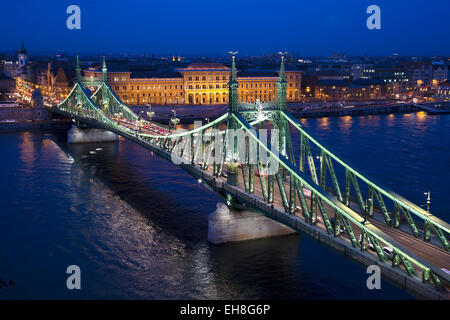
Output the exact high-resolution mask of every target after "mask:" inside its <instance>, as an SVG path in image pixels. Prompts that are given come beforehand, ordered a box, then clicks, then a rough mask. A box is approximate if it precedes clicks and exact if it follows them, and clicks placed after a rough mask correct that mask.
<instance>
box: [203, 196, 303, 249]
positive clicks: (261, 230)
mask: <svg viewBox="0 0 450 320" xmlns="http://www.w3.org/2000/svg"><path fill="white" fill-rule="evenodd" d="M292 233H295V231H294V230H293V229H291V228H289V227H286V226H285V225H283V224H281V223H279V222H277V221H274V220H272V219H270V218H267V217H266V216H264V215H262V214H260V213H257V212H254V211H249V210H242V211H238V210H236V209H234V208H233V209H229V208H228V207H227V206H226V205H225V204H224V203H221V202H219V203H217V209H216V211H214V212H213V213H211V214H210V215H209V217H208V241H209V242H211V243H214V244H220V243H225V242H232V241H243V240H253V239H261V238H268V237H274V236H282V235H288V234H292Z"/></svg>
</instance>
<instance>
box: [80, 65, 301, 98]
mask: <svg viewBox="0 0 450 320" xmlns="http://www.w3.org/2000/svg"><path fill="white" fill-rule="evenodd" d="M230 71H231V69H230V68H229V67H227V66H225V65H223V64H220V63H214V62H201V63H197V62H193V63H191V64H190V65H189V66H187V67H186V68H177V69H175V70H174V71H172V72H164V73H156V72H150V73H145V72H142V73H140V72H130V71H110V70H108V73H107V76H108V79H107V80H108V83H109V85H110V86H111V88H112V89H113V90H114V92H115V93H116V94H117V96H118V97H119V98H120V99H121V100H122V101H123V102H125V103H126V104H131V105H145V104H195V105H201V104H227V103H228V82H229V81H230ZM84 77H85V80H86V81H88V82H89V80H91V81H97V80H98V79H101V77H102V71H101V70H98V69H97V70H91V69H89V70H84ZM286 78H287V82H288V87H287V101H288V102H299V101H301V92H300V90H301V71H300V70H289V69H287V70H286ZM277 80H278V71H275V70H264V69H257V70H245V71H238V74H237V81H238V82H239V91H238V93H239V99H240V100H241V101H244V102H255V101H256V100H257V99H259V100H260V101H262V102H264V101H269V100H273V99H275V97H276V91H277V89H276V88H277V87H276V82H277Z"/></svg>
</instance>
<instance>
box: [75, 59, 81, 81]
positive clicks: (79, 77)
mask: <svg viewBox="0 0 450 320" xmlns="http://www.w3.org/2000/svg"><path fill="white" fill-rule="evenodd" d="M75 70H76V73H77V82H78V83H80V82H81V68H80V58H79V56H77V67H76V68H75Z"/></svg>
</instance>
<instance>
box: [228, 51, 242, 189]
mask: <svg viewBox="0 0 450 320" xmlns="http://www.w3.org/2000/svg"><path fill="white" fill-rule="evenodd" d="M229 53H231V55H232V63H231V79H230V82H228V89H229V90H228V91H229V93H228V95H229V96H228V106H229V109H228V113H229V118H228V123H227V130H232V131H233V132H235V131H234V130H236V129H239V125H238V123H237V122H236V120H234V118H233V117H232V116H231V115H232V113H233V112H237V111H238V108H239V96H238V89H239V83H238V82H237V79H236V78H237V76H236V75H237V72H236V62H235V56H236V54H237V51H234V52H233V51H230V52H229ZM237 144H238V141H237V137H236V136H235V135H233V142H232V150H233V159H229V160H231V163H228V164H227V170H228V173H227V181H228V183H229V184H231V185H233V186H236V185H237V183H238V164H237V153H238V145H237Z"/></svg>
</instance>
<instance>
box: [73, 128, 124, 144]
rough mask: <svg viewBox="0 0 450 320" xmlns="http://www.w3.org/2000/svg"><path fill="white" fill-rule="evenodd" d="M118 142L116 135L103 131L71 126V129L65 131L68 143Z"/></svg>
mask: <svg viewBox="0 0 450 320" xmlns="http://www.w3.org/2000/svg"><path fill="white" fill-rule="evenodd" d="M118 140H119V136H118V135H117V134H115V133H113V132H111V131H108V130H104V129H93V128H80V127H78V126H76V125H72V128H70V129H69V131H67V142H68V143H87V142H114V141H118Z"/></svg>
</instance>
